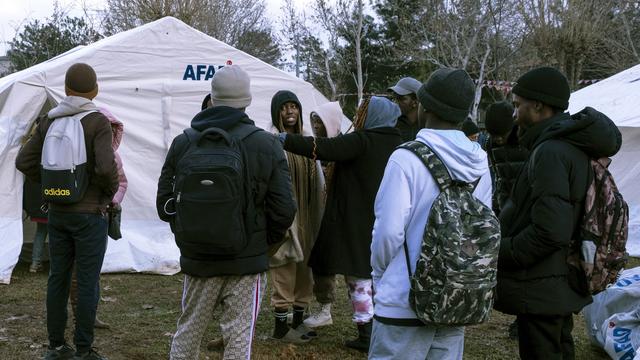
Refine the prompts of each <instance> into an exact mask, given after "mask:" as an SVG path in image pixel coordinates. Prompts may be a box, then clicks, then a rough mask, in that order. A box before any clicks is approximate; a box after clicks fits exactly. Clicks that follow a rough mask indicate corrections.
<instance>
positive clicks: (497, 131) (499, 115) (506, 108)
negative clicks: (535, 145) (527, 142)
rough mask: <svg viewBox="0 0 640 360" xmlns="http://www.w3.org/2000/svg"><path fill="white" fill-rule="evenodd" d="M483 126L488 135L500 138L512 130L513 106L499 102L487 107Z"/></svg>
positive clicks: (505, 102) (506, 102)
mask: <svg viewBox="0 0 640 360" xmlns="http://www.w3.org/2000/svg"><path fill="white" fill-rule="evenodd" d="M484 126H485V128H486V129H487V132H488V133H489V134H490V135H494V136H502V135H504V134H507V133H509V131H511V129H513V105H511V103H509V102H508V101H500V102H497V103H493V104H491V105H489V107H488V108H487V113H486V116H485V118H484Z"/></svg>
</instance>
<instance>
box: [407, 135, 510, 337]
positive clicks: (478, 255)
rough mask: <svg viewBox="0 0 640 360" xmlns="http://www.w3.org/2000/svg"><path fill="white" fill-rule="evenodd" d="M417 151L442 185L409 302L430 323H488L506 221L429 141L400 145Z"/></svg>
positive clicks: (416, 265) (428, 226)
mask: <svg viewBox="0 0 640 360" xmlns="http://www.w3.org/2000/svg"><path fill="white" fill-rule="evenodd" d="M400 148H403V149H407V150H410V151H412V152H413V153H414V154H416V155H417V156H418V157H419V158H420V159H421V160H422V162H423V163H424V164H425V165H426V167H427V169H428V170H429V172H430V173H431V175H432V176H433V179H434V180H435V182H436V183H437V184H438V187H439V188H440V194H439V195H438V196H437V198H436V199H435V201H434V202H433V205H432V206H431V210H430V211H429V219H428V221H427V225H426V227H425V231H424V237H423V240H422V245H421V251H420V257H419V258H418V261H417V263H416V264H415V271H414V273H413V274H411V268H412V266H411V264H410V263H409V252H408V248H407V243H406V241H405V244H404V248H405V255H406V260H407V269H408V271H409V278H410V280H409V281H410V285H411V286H410V290H409V303H410V304H411V307H412V308H413V310H414V311H415V312H416V315H417V317H418V319H420V320H421V321H422V322H424V323H427V324H436V325H448V326H460V325H472V324H479V323H482V322H485V321H487V320H488V318H489V313H490V312H491V308H492V306H493V296H494V288H495V286H496V275H497V264H498V250H499V247H500V225H499V223H498V219H497V218H496V217H495V215H494V213H493V211H492V210H491V209H490V208H489V207H487V206H486V205H484V204H483V203H482V202H481V201H480V200H478V199H477V198H476V197H475V196H473V190H474V185H473V184H468V183H462V182H458V181H454V180H452V179H451V176H450V175H449V172H448V170H447V168H446V167H445V165H444V163H443V162H442V161H441V160H440V159H439V158H438V156H437V155H436V154H435V153H434V152H433V150H431V149H430V148H429V147H428V146H427V145H425V144H423V143H420V142H417V141H410V142H407V143H405V144H402V145H400Z"/></svg>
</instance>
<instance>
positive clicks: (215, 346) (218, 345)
mask: <svg viewBox="0 0 640 360" xmlns="http://www.w3.org/2000/svg"><path fill="white" fill-rule="evenodd" d="M207 350H209V351H221V350H224V342H223V341H222V338H215V339H213V340H211V341H209V342H208V343H207Z"/></svg>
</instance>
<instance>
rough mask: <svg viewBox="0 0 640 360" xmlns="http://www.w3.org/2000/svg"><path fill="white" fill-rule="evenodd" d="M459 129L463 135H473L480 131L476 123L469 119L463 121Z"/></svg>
mask: <svg viewBox="0 0 640 360" xmlns="http://www.w3.org/2000/svg"><path fill="white" fill-rule="evenodd" d="M460 130H462V132H463V133H464V135H465V136H471V135H475V134H477V133H479V132H480V129H478V125H476V123H474V122H473V121H472V120H471V119H467V120H465V121H463V122H462V126H460Z"/></svg>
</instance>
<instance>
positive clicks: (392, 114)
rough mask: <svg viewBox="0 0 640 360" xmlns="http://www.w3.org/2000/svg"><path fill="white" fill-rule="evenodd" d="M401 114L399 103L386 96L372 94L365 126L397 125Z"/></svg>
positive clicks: (367, 127)
mask: <svg viewBox="0 0 640 360" xmlns="http://www.w3.org/2000/svg"><path fill="white" fill-rule="evenodd" d="M400 114H401V111H400V107H399V106H398V104H396V103H394V102H393V101H391V100H389V99H387V98H384V97H380V96H372V97H371V100H370V101H369V107H368V108H367V118H366V119H365V121H364V128H365V129H375V128H379V127H395V126H396V123H397V122H398V117H399V116H400Z"/></svg>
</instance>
